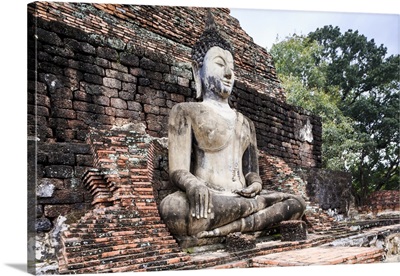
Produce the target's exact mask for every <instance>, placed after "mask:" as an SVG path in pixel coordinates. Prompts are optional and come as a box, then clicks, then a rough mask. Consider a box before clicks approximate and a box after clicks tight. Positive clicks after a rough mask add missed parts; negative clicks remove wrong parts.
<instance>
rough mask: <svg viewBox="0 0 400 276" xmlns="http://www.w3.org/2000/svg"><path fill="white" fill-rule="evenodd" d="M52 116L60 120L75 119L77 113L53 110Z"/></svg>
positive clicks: (66, 110)
mask: <svg viewBox="0 0 400 276" xmlns="http://www.w3.org/2000/svg"><path fill="white" fill-rule="evenodd" d="M52 115H53V116H54V117H58V118H67V119H75V118H76V112H75V111H74V110H72V109H63V108H53V110H52Z"/></svg>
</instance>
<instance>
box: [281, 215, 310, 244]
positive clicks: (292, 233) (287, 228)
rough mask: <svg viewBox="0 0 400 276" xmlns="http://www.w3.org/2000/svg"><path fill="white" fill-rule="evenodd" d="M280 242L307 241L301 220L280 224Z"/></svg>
mask: <svg viewBox="0 0 400 276" xmlns="http://www.w3.org/2000/svg"><path fill="white" fill-rule="evenodd" d="M280 232H281V240H282V241H301V240H306V239H307V226H306V223H305V222H304V221H302V220H289V221H282V222H281V223H280Z"/></svg>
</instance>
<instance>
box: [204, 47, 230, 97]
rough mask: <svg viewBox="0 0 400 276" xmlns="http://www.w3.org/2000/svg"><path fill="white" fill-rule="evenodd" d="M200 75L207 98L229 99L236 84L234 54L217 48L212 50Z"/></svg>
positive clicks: (205, 59) (206, 56)
mask: <svg viewBox="0 0 400 276" xmlns="http://www.w3.org/2000/svg"><path fill="white" fill-rule="evenodd" d="M200 75H201V79H202V86H203V87H202V89H203V91H204V93H205V94H204V95H205V96H206V97H207V96H208V97H220V98H222V99H227V98H228V97H229V95H230V94H231V92H232V88H233V82H234V73H233V57H232V54H231V53H230V52H229V51H227V50H224V49H222V48H220V47H217V46H214V47H212V48H210V49H209V50H208V52H207V53H206V55H205V57H204V61H203V67H202V68H201V69H200Z"/></svg>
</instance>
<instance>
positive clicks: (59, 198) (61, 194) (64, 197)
mask: <svg viewBox="0 0 400 276" xmlns="http://www.w3.org/2000/svg"><path fill="white" fill-rule="evenodd" d="M82 202H84V198H83V194H82V193H81V192H72V191H70V190H57V191H55V192H54V196H53V197H51V198H40V199H38V203H39V204H72V203H82Z"/></svg>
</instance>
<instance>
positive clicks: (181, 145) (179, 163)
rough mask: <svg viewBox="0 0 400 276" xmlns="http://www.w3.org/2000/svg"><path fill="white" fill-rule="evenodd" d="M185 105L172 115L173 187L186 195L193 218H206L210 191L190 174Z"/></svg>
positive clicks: (188, 120) (189, 131)
mask: <svg viewBox="0 0 400 276" xmlns="http://www.w3.org/2000/svg"><path fill="white" fill-rule="evenodd" d="M189 112H190V110H187V109H186V108H185V106H183V105H182V104H177V105H175V106H174V107H173V108H172V109H171V112H170V117H169V128H168V147H169V148H168V159H169V160H168V161H169V174H170V179H171V181H172V183H174V184H175V185H176V186H177V187H179V188H180V189H181V190H182V191H185V192H186V195H187V197H188V200H189V203H190V214H191V215H192V216H193V217H197V218H207V214H209V213H211V206H212V203H211V196H210V191H209V190H208V188H207V186H206V185H205V184H204V182H203V181H202V180H200V179H198V178H197V177H196V176H194V175H193V174H192V173H191V172H190V158H191V152H192V129H191V117H190V115H189V114H188V113H189Z"/></svg>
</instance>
